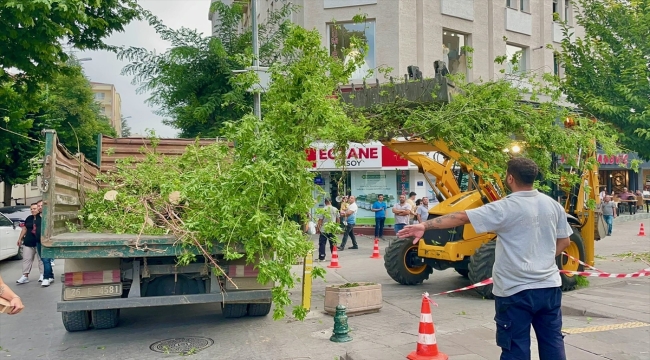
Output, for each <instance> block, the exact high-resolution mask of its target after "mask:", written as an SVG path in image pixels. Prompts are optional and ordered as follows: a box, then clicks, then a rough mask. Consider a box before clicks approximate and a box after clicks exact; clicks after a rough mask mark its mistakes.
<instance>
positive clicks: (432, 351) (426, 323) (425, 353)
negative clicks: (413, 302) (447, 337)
mask: <svg viewBox="0 0 650 360" xmlns="http://www.w3.org/2000/svg"><path fill="white" fill-rule="evenodd" d="M430 301H431V300H429V294H428V293H424V295H423V296H422V311H420V331H419V335H418V345H417V348H416V349H415V351H413V352H412V353H410V354H408V356H407V357H406V358H407V359H410V360H447V359H449V356H447V355H446V354H443V353H441V352H439V351H438V343H437V342H436V330H435V328H434V327H433V318H432V317H431V305H429V302H430Z"/></svg>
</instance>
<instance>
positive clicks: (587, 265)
mask: <svg viewBox="0 0 650 360" xmlns="http://www.w3.org/2000/svg"><path fill="white" fill-rule="evenodd" d="M562 255H566V256H567V257H568V258H569V259H571V260H573V261H577V262H578V264H580V265H582V266H584V267H586V268H589V269H591V270H593V271H598V272H599V273H603V274H605V273H606V272H605V271H602V270H599V269H596V268H595V267H593V266H591V265H589V264H587V263H585V262H582V261H580V259H576V258H574V257H573V256H571V255H569V254H567V253H565V252H563V253H562Z"/></svg>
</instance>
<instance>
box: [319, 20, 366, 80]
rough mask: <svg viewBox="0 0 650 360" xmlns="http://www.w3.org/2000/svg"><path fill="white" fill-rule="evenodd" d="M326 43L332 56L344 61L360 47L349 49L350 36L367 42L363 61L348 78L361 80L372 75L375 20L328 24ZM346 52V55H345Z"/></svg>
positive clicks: (348, 59)
mask: <svg viewBox="0 0 650 360" xmlns="http://www.w3.org/2000/svg"><path fill="white" fill-rule="evenodd" d="M327 32H328V44H329V47H330V49H329V51H330V55H331V56H332V57H335V58H338V59H342V60H343V61H345V62H346V63H347V62H348V61H350V59H351V58H352V57H353V56H354V55H355V54H358V53H359V52H360V51H362V49H351V50H350V41H351V39H352V37H353V36H354V37H357V38H359V39H361V40H362V41H365V42H366V44H368V52H367V53H366V54H365V57H364V60H365V61H364V63H363V64H361V66H360V67H358V68H357V69H356V70H355V71H354V73H353V74H352V76H351V78H350V80H351V81H352V80H357V81H358V80H362V79H364V78H366V77H368V76H373V74H374V68H375V21H374V20H369V21H366V22H365V23H359V24H357V23H337V24H330V25H329V26H328V31H327ZM346 54H347V55H346Z"/></svg>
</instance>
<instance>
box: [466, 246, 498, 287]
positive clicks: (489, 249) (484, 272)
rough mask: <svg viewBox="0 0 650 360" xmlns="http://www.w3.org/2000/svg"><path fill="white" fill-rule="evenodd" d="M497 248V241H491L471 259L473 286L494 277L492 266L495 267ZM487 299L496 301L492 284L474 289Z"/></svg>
mask: <svg viewBox="0 0 650 360" xmlns="http://www.w3.org/2000/svg"><path fill="white" fill-rule="evenodd" d="M496 248H497V242H496V241H494V240H493V241H490V242H488V243H485V244H483V245H481V247H479V248H478V249H476V252H474V255H472V256H471V257H470V258H469V266H468V269H469V274H468V275H469V281H470V282H471V283H472V284H476V283H477V282H480V281H483V280H486V279H489V278H491V277H492V266H494V257H495V252H496ZM474 290H475V291H476V292H478V293H479V294H481V296H483V297H484V298H486V299H494V294H492V284H490V285H485V286H481V287H478V288H476V289H474Z"/></svg>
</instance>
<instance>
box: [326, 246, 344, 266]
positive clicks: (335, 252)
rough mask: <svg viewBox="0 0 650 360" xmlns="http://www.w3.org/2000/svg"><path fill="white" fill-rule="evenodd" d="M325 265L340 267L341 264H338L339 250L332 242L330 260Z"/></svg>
mask: <svg viewBox="0 0 650 360" xmlns="http://www.w3.org/2000/svg"><path fill="white" fill-rule="evenodd" d="M327 267H328V268H333V269H338V268H340V267H341V265H339V251H338V249H337V248H336V244H334V247H333V248H332V260H331V261H330V264H329V265H327Z"/></svg>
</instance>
